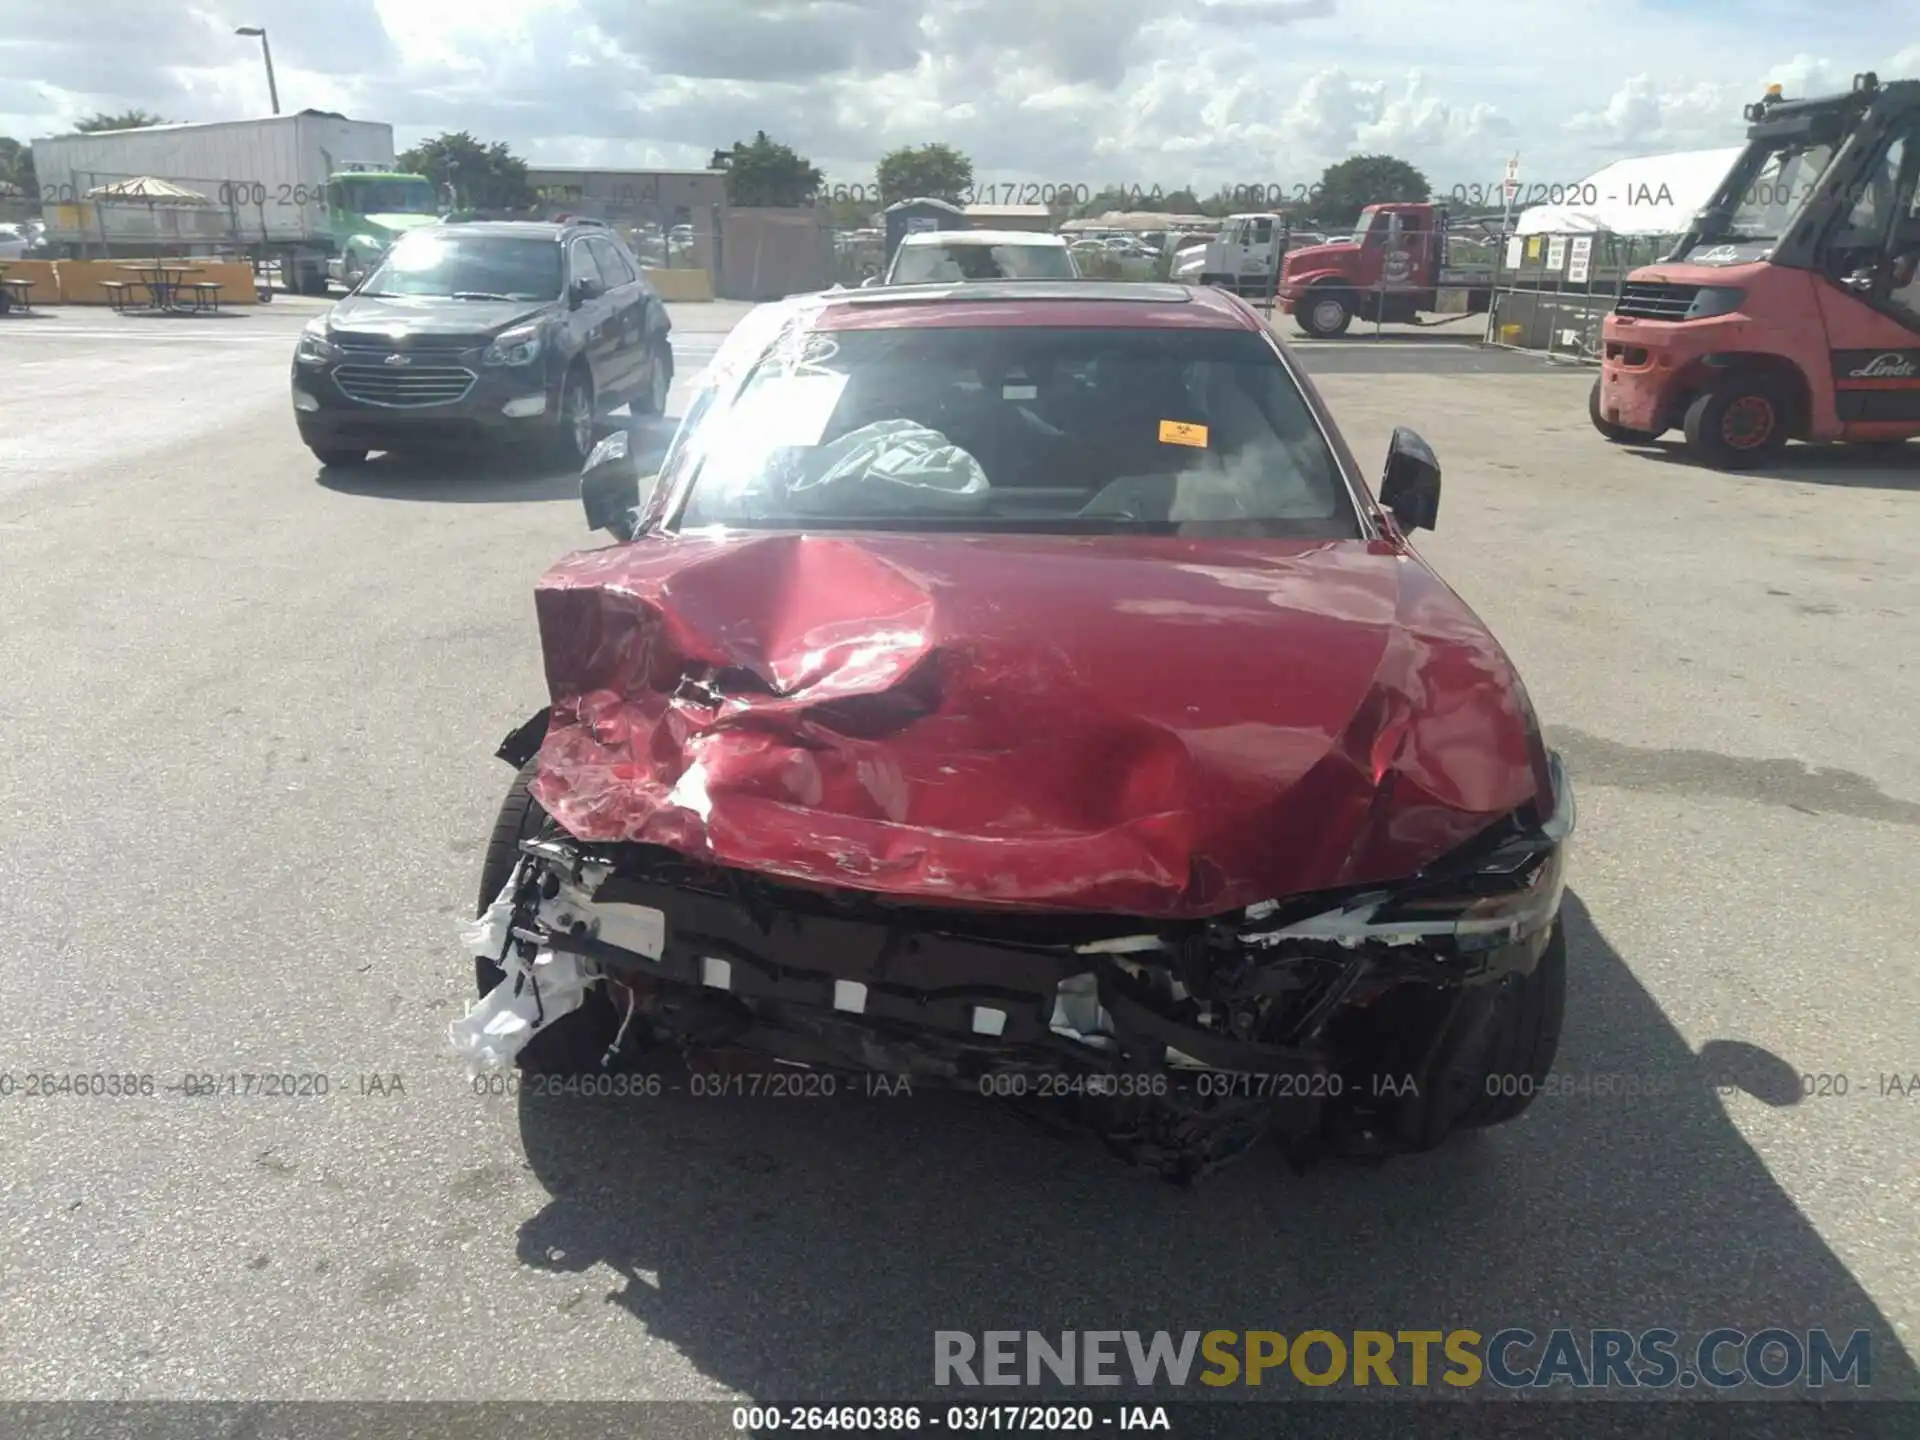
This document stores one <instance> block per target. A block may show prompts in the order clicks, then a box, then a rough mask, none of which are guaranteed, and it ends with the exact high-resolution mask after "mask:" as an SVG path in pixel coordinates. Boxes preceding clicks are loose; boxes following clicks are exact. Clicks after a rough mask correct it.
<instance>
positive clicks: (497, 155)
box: [399, 130, 539, 210]
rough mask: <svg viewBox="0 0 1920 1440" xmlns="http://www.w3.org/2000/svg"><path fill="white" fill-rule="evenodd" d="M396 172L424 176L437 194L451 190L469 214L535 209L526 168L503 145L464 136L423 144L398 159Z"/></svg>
mask: <svg viewBox="0 0 1920 1440" xmlns="http://www.w3.org/2000/svg"><path fill="white" fill-rule="evenodd" d="M399 165H400V168H401V169H402V170H405V171H407V172H408V173H409V174H413V175H424V176H426V177H427V178H428V179H429V180H431V181H433V183H434V186H435V187H436V188H438V187H440V186H443V185H448V184H451V185H452V186H453V189H454V193H455V195H456V196H457V197H458V205H459V207H460V208H462V209H467V210H521V209H525V208H526V207H527V206H530V205H533V204H536V203H538V200H539V197H538V196H537V195H535V194H534V191H533V186H532V185H531V184H530V183H528V180H527V162H526V161H524V160H522V159H521V158H520V157H519V156H518V155H515V154H514V153H513V151H511V150H509V149H508V148H507V146H506V143H505V142H504V141H500V140H496V141H494V142H493V143H492V144H491V145H487V144H483V143H481V142H480V141H479V140H476V139H474V137H473V136H472V135H470V134H468V133H467V132H466V131H465V130H460V131H449V132H447V133H446V134H444V135H438V136H435V137H434V138H433V139H431V140H423V141H421V142H420V143H419V144H418V145H416V146H414V147H413V148H412V149H411V150H409V151H407V152H406V154H404V155H402V156H401V157H400V161H399Z"/></svg>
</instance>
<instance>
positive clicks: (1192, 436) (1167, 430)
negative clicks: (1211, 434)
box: [1160, 420, 1207, 450]
mask: <svg viewBox="0 0 1920 1440" xmlns="http://www.w3.org/2000/svg"><path fill="white" fill-rule="evenodd" d="M1160 443H1161V444H1162V445H1192V446H1195V447H1197V448H1198V449H1201V450H1204V449H1206V448H1207V427H1206V426H1204V425H1189V424H1187V422H1186V421H1184V420H1162V421H1161V422H1160Z"/></svg>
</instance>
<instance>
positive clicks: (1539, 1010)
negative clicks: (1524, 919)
mask: <svg viewBox="0 0 1920 1440" xmlns="http://www.w3.org/2000/svg"><path fill="white" fill-rule="evenodd" d="M1566 1013H1567V936H1566V932H1565V930H1563V929H1562V928H1561V927H1560V925H1559V924H1558V923H1556V924H1555V925H1554V927H1553V934H1552V935H1550V936H1549V937H1548V938H1547V947H1546V949H1545V950H1543V951H1541V952H1540V960H1539V963H1538V964H1536V965H1535V966H1534V967H1533V973H1532V974H1531V975H1528V976H1527V977H1526V978H1524V979H1522V980H1517V981H1515V982H1513V984H1512V985H1511V986H1510V987H1509V990H1508V993H1507V994H1506V996H1505V997H1503V1001H1502V1010H1501V1014H1500V1018H1499V1021H1498V1022H1497V1023H1498V1029H1496V1030H1495V1032H1494V1036H1493V1041H1492V1043H1491V1044H1490V1045H1489V1046H1488V1047H1487V1065H1486V1069H1485V1071H1484V1072H1483V1073H1482V1075H1481V1077H1480V1085H1479V1088H1478V1089H1477V1090H1476V1091H1475V1092H1474V1095H1473V1098H1472V1099H1470V1100H1469V1101H1468V1102H1467V1105H1466V1109H1465V1110H1464V1111H1463V1112H1462V1113H1461V1115H1460V1118H1459V1120H1458V1121H1457V1122H1456V1124H1457V1125H1458V1126H1459V1128H1461V1129H1463V1130H1484V1129H1486V1128H1487V1127H1488V1126H1490V1125H1504V1124H1506V1123H1507V1122H1508V1121H1509V1120H1514V1119H1517V1118H1519V1116H1520V1114H1521V1113H1522V1112H1523V1111H1524V1110H1525V1109H1526V1108H1527V1107H1528V1106H1529V1105H1531V1104H1532V1103H1533V1099H1534V1096H1535V1095H1537V1094H1538V1093H1539V1092H1540V1091H1541V1090H1542V1089H1543V1088H1544V1082H1545V1081H1546V1078H1547V1076H1548V1074H1549V1073H1550V1072H1551V1071H1552V1070H1553V1060H1554V1056H1555V1055H1557V1054H1558V1053H1559V1050H1560V1027H1561V1024H1562V1023H1563V1022H1564V1020H1565V1018H1566ZM1509 1091H1512V1092H1513V1093H1511V1094H1509V1093H1508V1092H1509Z"/></svg>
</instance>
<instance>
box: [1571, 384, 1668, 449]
mask: <svg viewBox="0 0 1920 1440" xmlns="http://www.w3.org/2000/svg"><path fill="white" fill-rule="evenodd" d="M1587 418H1588V419H1590V420H1592V421H1593V428H1594V429H1596V430H1598V431H1599V432H1600V435H1601V438H1603V439H1605V440H1607V441H1608V442H1610V443H1612V444H1614V445H1651V444H1652V443H1653V442H1654V441H1655V440H1657V439H1659V438H1660V437H1659V436H1658V435H1655V434H1654V433H1653V431H1651V430H1629V429H1628V428H1627V427H1626V426H1625V425H1616V424H1614V423H1613V422H1612V421H1611V420H1609V419H1607V417H1606V416H1605V415H1602V414H1601V413H1600V381H1599V379H1598V377H1596V378H1595V379H1594V382H1593V389H1591V390H1589V391H1588V392H1587Z"/></svg>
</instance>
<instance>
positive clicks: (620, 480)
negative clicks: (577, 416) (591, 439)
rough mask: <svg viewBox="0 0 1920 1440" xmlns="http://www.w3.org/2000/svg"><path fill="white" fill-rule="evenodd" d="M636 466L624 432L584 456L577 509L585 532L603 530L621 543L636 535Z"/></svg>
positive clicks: (610, 436) (637, 485)
mask: <svg viewBox="0 0 1920 1440" xmlns="http://www.w3.org/2000/svg"><path fill="white" fill-rule="evenodd" d="M641 479H642V477H641V474H640V462H639V459H638V458H637V457H636V456H635V455H634V453H633V447H632V446H631V445H630V444H629V443H628V440H627V432H626V431H624V430H616V431H615V432H614V433H613V434H611V435H609V436H607V438H606V439H604V440H602V441H601V442H600V443H599V444H598V445H596V446H594V447H593V453H592V454H591V455H589V456H587V463H586V465H585V467H584V468H582V470H581V471H580V508H581V509H583V510H585V511H586V512H587V528H588V529H589V530H604V531H606V532H607V533H608V534H609V535H611V536H613V538H614V539H616V540H619V541H622V542H625V541H628V540H631V539H633V537H634V536H636V535H638V534H639V533H640V527H639V523H638V521H637V520H636V518H635V515H634V512H635V511H636V510H638V509H639V508H640V482H641Z"/></svg>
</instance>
